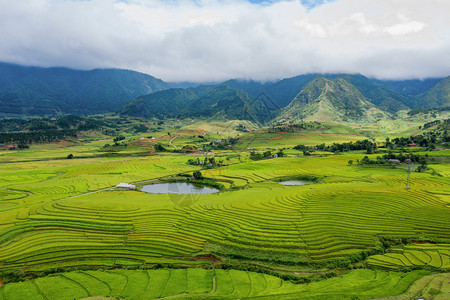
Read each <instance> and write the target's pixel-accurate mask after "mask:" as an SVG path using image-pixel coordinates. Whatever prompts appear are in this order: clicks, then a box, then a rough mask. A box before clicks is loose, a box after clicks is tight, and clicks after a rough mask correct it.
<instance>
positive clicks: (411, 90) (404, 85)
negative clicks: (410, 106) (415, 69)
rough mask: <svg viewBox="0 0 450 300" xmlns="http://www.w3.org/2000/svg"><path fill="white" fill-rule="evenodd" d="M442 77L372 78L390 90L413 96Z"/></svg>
mask: <svg viewBox="0 0 450 300" xmlns="http://www.w3.org/2000/svg"><path fill="white" fill-rule="evenodd" d="M442 79H443V78H428V79H423V80H420V79H410V80H373V81H374V83H376V84H378V85H380V86H382V87H385V88H387V89H389V90H391V91H394V92H397V93H400V94H402V95H405V96H408V97H414V96H417V95H419V94H422V93H425V92H426V91H428V90H429V89H431V88H432V87H433V86H435V85H436V84H437V83H438V82H439V81H441V80H442Z"/></svg>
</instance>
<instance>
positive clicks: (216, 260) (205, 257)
mask: <svg viewBox="0 0 450 300" xmlns="http://www.w3.org/2000/svg"><path fill="white" fill-rule="evenodd" d="M194 260H196V261H197V260H208V261H210V262H213V263H215V264H220V263H221V262H222V261H221V260H220V259H219V258H217V257H215V256H214V255H212V254H206V255H197V256H196V257H194Z"/></svg>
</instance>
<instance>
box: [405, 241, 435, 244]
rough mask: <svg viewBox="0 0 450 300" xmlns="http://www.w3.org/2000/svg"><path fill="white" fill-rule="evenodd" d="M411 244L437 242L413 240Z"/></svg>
mask: <svg viewBox="0 0 450 300" xmlns="http://www.w3.org/2000/svg"><path fill="white" fill-rule="evenodd" d="M409 243H410V244H436V242H433V241H411V242H409Z"/></svg>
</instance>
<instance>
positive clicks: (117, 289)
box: [0, 269, 427, 300]
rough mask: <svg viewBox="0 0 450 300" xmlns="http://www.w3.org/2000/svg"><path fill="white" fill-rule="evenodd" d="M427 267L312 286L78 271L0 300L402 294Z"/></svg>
mask: <svg viewBox="0 0 450 300" xmlns="http://www.w3.org/2000/svg"><path fill="white" fill-rule="evenodd" d="M426 274H427V272H426V271H415V272H411V273H408V274H401V273H395V272H390V273H386V272H382V271H370V270H355V271H351V272H349V273H348V274H346V275H343V276H341V277H337V278H333V279H327V280H324V281H320V282H315V283H311V284H309V285H295V284H292V283H290V282H286V281H283V280H281V279H280V278H278V277H274V276H270V275H266V274H261V273H252V272H244V271H236V270H204V269H164V270H147V271H145V270H137V271H130V270H111V271H76V272H68V273H62V274H57V275H54V276H49V277H44V278H37V279H34V280H29V281H25V282H21V283H11V284H7V285H5V286H2V287H0V300H15V299H18V300H19V299H32V300H34V299H36V300H38V299H39V300H41V299H80V298H86V297H93V296H105V297H117V298H124V299H130V300H132V299H155V298H158V299H169V298H171V297H175V296H178V297H179V298H180V297H181V298H189V299H204V298H213V299H237V298H246V299H248V298H250V299H253V298H258V299H274V298H276V299H299V298H301V299H324V298H326V299H353V298H352V297H353V296H352V295H353V294H355V293H357V294H358V295H359V296H360V297H363V298H379V297H383V296H386V295H398V294H401V293H403V292H405V291H406V289H407V288H408V287H409V286H410V285H411V284H412V283H413V282H414V281H415V280H417V279H419V278H420V277H422V276H423V275H426Z"/></svg>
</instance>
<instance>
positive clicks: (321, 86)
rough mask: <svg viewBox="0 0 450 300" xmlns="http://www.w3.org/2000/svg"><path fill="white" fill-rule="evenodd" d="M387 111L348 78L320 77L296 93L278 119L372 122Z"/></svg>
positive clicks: (384, 116) (383, 116)
mask: <svg viewBox="0 0 450 300" xmlns="http://www.w3.org/2000/svg"><path fill="white" fill-rule="evenodd" d="M384 118H388V115H387V114H386V113H384V112H383V111H382V110H380V109H379V108H377V107H376V106H375V105H374V104H373V103H371V102H369V101H368V99H367V98H366V97H364V95H363V94H362V93H361V92H360V91H359V90H358V89H356V88H355V86H353V85H352V84H350V83H349V82H348V81H346V80H345V79H343V78H341V77H338V78H335V79H328V78H324V77H318V78H316V79H314V80H312V81H311V82H310V83H308V85H307V86H306V87H305V88H304V89H303V90H302V91H301V92H300V93H298V94H297V96H296V97H295V98H294V100H292V102H291V103H290V104H289V105H288V106H286V107H285V108H284V109H283V110H282V111H281V114H280V116H279V117H278V119H277V120H278V121H280V122H286V121H294V122H297V121H300V120H314V121H349V122H358V123H360V122H373V121H376V120H379V119H384Z"/></svg>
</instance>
